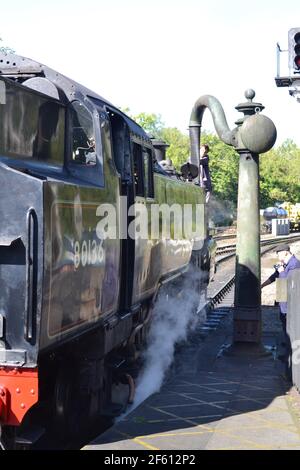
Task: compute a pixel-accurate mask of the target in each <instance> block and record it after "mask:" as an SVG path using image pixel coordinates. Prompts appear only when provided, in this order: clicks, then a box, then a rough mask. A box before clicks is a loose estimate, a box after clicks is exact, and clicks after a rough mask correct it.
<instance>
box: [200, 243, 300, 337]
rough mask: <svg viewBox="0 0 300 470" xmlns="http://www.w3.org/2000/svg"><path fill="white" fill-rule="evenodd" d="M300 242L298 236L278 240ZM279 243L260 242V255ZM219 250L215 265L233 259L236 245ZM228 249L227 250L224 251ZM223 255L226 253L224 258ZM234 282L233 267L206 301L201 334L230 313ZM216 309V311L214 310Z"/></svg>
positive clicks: (211, 329) (210, 329)
mask: <svg viewBox="0 0 300 470" xmlns="http://www.w3.org/2000/svg"><path fill="white" fill-rule="evenodd" d="M298 240H300V235H295V236H293V237H282V238H280V242H282V243H283V242H289V243H293V242H295V241H298ZM278 243H279V240H278V238H276V239H275V238H274V239H268V240H262V241H261V246H262V250H261V255H262V256H264V254H266V253H268V252H269V251H271V250H273V248H274V245H277V244H278ZM219 248H225V250H224V251H222V250H219V252H218V249H217V255H218V256H219V258H218V259H217V261H216V263H217V265H218V264H220V263H224V262H226V261H229V260H230V259H231V258H233V257H234V255H235V248H236V245H235V244H234V245H227V246H225V247H219ZM226 249H228V250H226ZM224 253H227V254H226V255H225V256H222V255H224ZM234 281H235V273H234V267H233V268H232V273H231V274H227V278H226V279H225V280H224V283H223V285H222V287H220V289H218V290H217V291H216V292H215V293H214V294H213V296H212V297H211V298H209V299H208V301H207V303H206V304H205V306H204V307H203V308H204V309H205V312H206V316H207V320H206V321H205V323H203V324H202V325H200V327H199V330H200V331H202V332H203V333H206V332H207V333H208V332H210V331H213V330H215V329H216V328H217V327H218V325H219V323H220V321H221V319H222V318H223V317H224V316H225V315H227V314H228V313H229V311H230V308H231V307H232V304H233V292H232V287H233V286H234ZM216 307H218V309H217V310H216Z"/></svg>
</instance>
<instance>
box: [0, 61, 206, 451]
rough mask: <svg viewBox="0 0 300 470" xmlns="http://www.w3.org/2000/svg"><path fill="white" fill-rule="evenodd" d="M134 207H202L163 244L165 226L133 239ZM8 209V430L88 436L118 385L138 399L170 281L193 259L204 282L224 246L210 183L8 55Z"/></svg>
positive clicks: (111, 114)
mask: <svg viewBox="0 0 300 470" xmlns="http://www.w3.org/2000/svg"><path fill="white" fill-rule="evenodd" d="M121 79H122V78H121V77H120V80H121ZM134 203H139V204H140V206H139V207H141V206H143V207H144V208H145V210H146V211H148V213H149V211H150V210H151V207H152V206H153V204H155V203H157V204H163V203H164V204H166V205H168V206H171V205H172V204H175V203H176V204H179V206H180V207H183V206H184V205H185V204H192V205H193V206H195V205H196V204H198V205H199V207H200V208H202V211H201V217H202V222H201V227H200V230H199V232H198V233H197V236H196V239H195V237H192V238H191V237H189V236H186V235H185V234H183V235H182V236H181V237H180V238H178V237H176V236H175V235H174V233H173V232H172V230H173V229H172V226H171V229H172V230H171V233H170V235H169V237H166V238H164V237H162V236H161V229H159V236H157V237H156V238H153V237H152V238H151V237H149V238H148V239H143V238H136V239H134V238H131V237H128V236H127V232H128V230H129V228H130V227H132V226H133V227H134V228H136V225H134V224H136V223H137V222H136V220H135V218H134V216H135V215H137V214H136V213H135V214H132V213H131V214H129V216H128V217H126V215H127V213H128V210H129V208H130V207H132V205H133V204H134ZM111 209H113V210H112V212H113V216H115V217H112V219H109V223H108V225H109V228H110V230H111V231H112V233H115V236H110V237H106V236H104V232H105V229H106V228H107V227H106V228H105V226H104V225H103V224H102V223H101V221H102V222H103V220H104V219H105V217H108V212H109V210H111ZM0 214H1V227H0V431H1V442H2V444H3V445H4V446H8V447H15V446H17V445H19V444H20V443H23V444H24V443H25V444H26V443H27V444H30V443H31V442H34V440H35V439H38V437H39V436H40V435H41V434H42V432H43V430H44V427H45V426H46V424H47V423H49V422H51V423H54V424H52V425H55V430H56V432H57V433H61V434H62V435H67V434H68V433H76V431H79V432H80V429H82V427H84V426H89V424H90V423H92V422H93V421H94V420H95V419H97V418H98V417H99V415H107V414H109V413H110V412H111V408H112V406H113V403H112V401H113V395H114V392H115V390H116V389H117V385H118V384H120V383H123V384H126V383H128V389H129V390H131V391H132V383H133V382H132V378H131V375H130V374H131V368H130V367H132V364H133V363H134V360H136V358H137V357H138V355H139V353H140V351H141V348H142V346H143V344H144V343H145V338H146V334H147V330H148V328H149V325H150V323H151V312H152V307H153V303H154V300H155V298H156V296H157V294H158V292H159V291H160V288H161V286H162V285H164V284H168V283H171V281H172V279H175V278H177V279H178V278H180V276H184V274H185V273H186V271H187V270H188V269H189V267H190V266H191V265H192V264H193V266H194V267H195V269H199V279H200V268H202V270H204V271H205V272H207V273H209V272H210V271H211V272H212V271H213V270H214V266H213V259H214V250H215V246H214V243H213V241H212V240H211V238H210V237H208V230H207V217H206V209H205V197H204V192H203V189H202V188H200V187H199V186H195V185H194V184H192V183H187V182H184V181H180V180H178V179H174V178H170V177H169V176H168V175H167V174H166V173H165V172H164V171H163V170H162V169H161V168H159V167H158V165H157V164H156V159H155V149H154V147H153V144H152V141H151V139H149V137H148V136H147V134H146V133H145V132H144V131H143V129H142V128H141V127H140V126H138V125H137V124H136V123H135V122H134V121H132V120H131V119H130V118H129V117H128V116H126V115H125V114H123V113H122V112H121V111H120V110H118V109H117V108H116V107H115V106H113V105H112V104H111V103H109V102H108V101H106V100H104V99H103V98H102V97H101V96H99V95H97V94H95V93H94V92H92V91H90V90H88V89H86V88H84V87H82V86H81V85H79V84H77V83H75V82H74V81H73V80H71V79H68V78H66V77H64V76H62V75H61V74H59V73H57V72H55V71H53V70H51V69H50V68H48V67H46V66H44V65H41V64H39V63H37V62H35V61H32V60H30V59H26V58H23V57H19V56H16V55H12V54H8V55H6V54H4V53H1V57H0ZM189 222H190V224H193V223H194V220H193V218H191V219H190V221H189ZM132 224H133V225H132ZM124 234H125V235H124ZM195 242H197V244H196V243H195ZM202 286H203V285H202ZM198 287H199V288H201V283H200V281H199V283H198Z"/></svg>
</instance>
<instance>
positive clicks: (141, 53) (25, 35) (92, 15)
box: [0, 0, 300, 146]
mask: <svg viewBox="0 0 300 470" xmlns="http://www.w3.org/2000/svg"><path fill="white" fill-rule="evenodd" d="M298 26H299V27H300V1H299V0H289V2H287V4H284V3H283V2H282V1H279V0H252V1H251V3H250V2H247V3H245V2H241V1H240V0H226V1H221V0H209V1H204V0H139V1H138V0H124V1H122V0H72V1H70V0H51V1H50V0H48V1H42V0H26V2H24V0H14V1H13V2H3V3H2V5H1V19H0V37H1V38H2V43H0V44H1V45H3V46H10V47H11V48H13V49H14V50H15V51H16V53H17V54H19V55H22V56H25V57H30V58H32V59H35V60H37V61H39V62H41V63H43V64H45V65H48V66H49V67H51V68H53V69H55V70H57V71H59V72H61V73H62V74H64V75H66V76H68V77H70V78H73V79H74V80H76V81H78V82H79V83H81V84H83V85H85V86H87V87H88V88H90V89H92V90H93V91H95V92H97V93H98V94H100V95H101V96H103V97H104V98H106V99H107V100H108V101H110V102H112V103H113V104H114V105H116V106H118V107H122V108H129V109H130V113H131V114H133V115H136V114H138V113H140V112H146V113H155V114H158V115H161V118H162V121H163V122H164V123H165V125H166V126H168V127H177V128H178V129H180V130H181V131H182V132H186V131H187V129H188V124H189V118H190V114H191V110H192V108H193V105H194V103H195V101H196V100H197V99H198V98H199V97H200V96H202V95H206V94H210V95H213V96H215V97H216V98H218V100H219V101H220V102H221V104H222V106H223V108H224V111H225V114H226V117H227V121H228V124H229V127H230V128H231V129H232V128H234V127H235V124H234V122H235V121H236V120H237V119H238V118H239V113H238V112H237V111H236V110H235V106H237V105H238V104H239V103H241V102H244V101H246V100H245V97H244V92H245V90H246V89H248V88H253V89H254V90H255V92H256V96H255V101H257V102H261V103H262V104H263V105H264V106H265V110H264V111H263V114H265V115H267V116H268V117H270V118H271V119H272V120H273V121H274V123H275V125H276V128H277V132H278V137H277V142H276V145H280V144H281V143H282V142H283V141H284V140H285V139H287V138H291V139H293V140H294V141H295V142H296V144H297V145H298V146H300V119H299V117H300V103H297V101H296V99H295V98H292V97H291V96H290V95H289V92H288V88H277V87H276V84H275V80H274V77H275V75H276V70H277V69H276V43H277V42H279V44H280V46H281V49H286V48H287V42H288V30H289V29H290V28H294V27H298ZM287 64H288V55H287V53H282V54H281V75H285V74H286V73H287V71H288V68H287ZM203 127H204V128H205V129H207V130H209V131H214V126H213V122H212V120H211V117H210V112H209V111H208V110H206V112H205V114H204V118H203Z"/></svg>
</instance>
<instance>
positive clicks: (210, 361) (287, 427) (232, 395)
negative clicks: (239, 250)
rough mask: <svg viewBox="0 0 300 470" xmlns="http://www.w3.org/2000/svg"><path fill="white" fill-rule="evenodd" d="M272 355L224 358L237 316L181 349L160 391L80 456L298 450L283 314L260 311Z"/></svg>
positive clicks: (299, 404)
mask: <svg viewBox="0 0 300 470" xmlns="http://www.w3.org/2000/svg"><path fill="white" fill-rule="evenodd" d="M262 319H263V338H262V343H263V345H264V346H265V350H266V352H267V354H265V355H264V354H262V355H259V356H243V357H241V356H229V355H226V354H224V351H225V350H226V346H227V345H229V344H231V340H232V337H231V335H232V321H233V319H232V311H229V313H228V314H227V315H225V316H224V317H223V318H222V320H221V321H220V324H219V326H218V328H216V329H215V330H214V331H213V332H212V333H211V334H209V335H208V336H207V337H206V338H205V339H203V337H202V336H201V334H200V332H198V333H197V331H195V333H194V334H193V336H192V338H191V341H190V342H189V343H188V345H185V346H184V347H182V348H181V351H180V352H179V353H177V357H176V360H175V363H174V366H173V368H172V371H171V374H169V377H168V380H166V381H165V383H164V385H163V386H162V388H161V390H160V392H159V393H155V394H154V395H152V396H150V397H149V398H148V399H147V400H146V401H145V402H143V403H142V404H141V405H140V406H138V407H137V408H136V409H134V410H133V411H132V412H131V413H130V414H128V415H127V416H125V417H124V418H122V419H120V420H119V421H118V422H117V423H116V424H115V425H114V426H113V427H112V428H110V429H109V430H107V431H106V432H105V433H104V434H102V435H101V436H99V437H98V438H97V439H95V440H94V441H93V442H92V443H91V444H89V445H87V446H85V447H84V448H83V450H96V449H97V450H120V451H121V450H148V451H149V450H151V451H159V450H178V451H179V450H187V449H188V450H226V449H228V450H239V449H247V450H248V449H253V450H263V449H264V450H270V449H274V450H275V449H278V450H279V449H285V450H299V449H300V396H299V393H298V391H297V390H295V389H294V388H293V387H292V385H291V383H290V382H288V381H287V380H286V378H285V375H284V372H285V367H284V364H283V363H282V362H281V361H280V360H279V359H278V355H279V354H280V353H281V352H282V351H281V346H280V344H281V341H282V332H281V325H280V322H279V319H278V309H277V307H274V306H267V305H266V306H263V307H262Z"/></svg>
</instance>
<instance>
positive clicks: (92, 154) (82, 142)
mask: <svg viewBox="0 0 300 470" xmlns="http://www.w3.org/2000/svg"><path fill="white" fill-rule="evenodd" d="M71 114H72V135H73V140H72V162H73V163H76V164H77V165H83V166H95V165H96V163H97V153H96V140H95V130H94V123H93V116H92V114H91V113H90V112H89V110H88V109H87V108H86V107H85V106H83V105H82V104H81V103H80V102H79V101H76V102H74V103H73V105H72V113H71Z"/></svg>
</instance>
